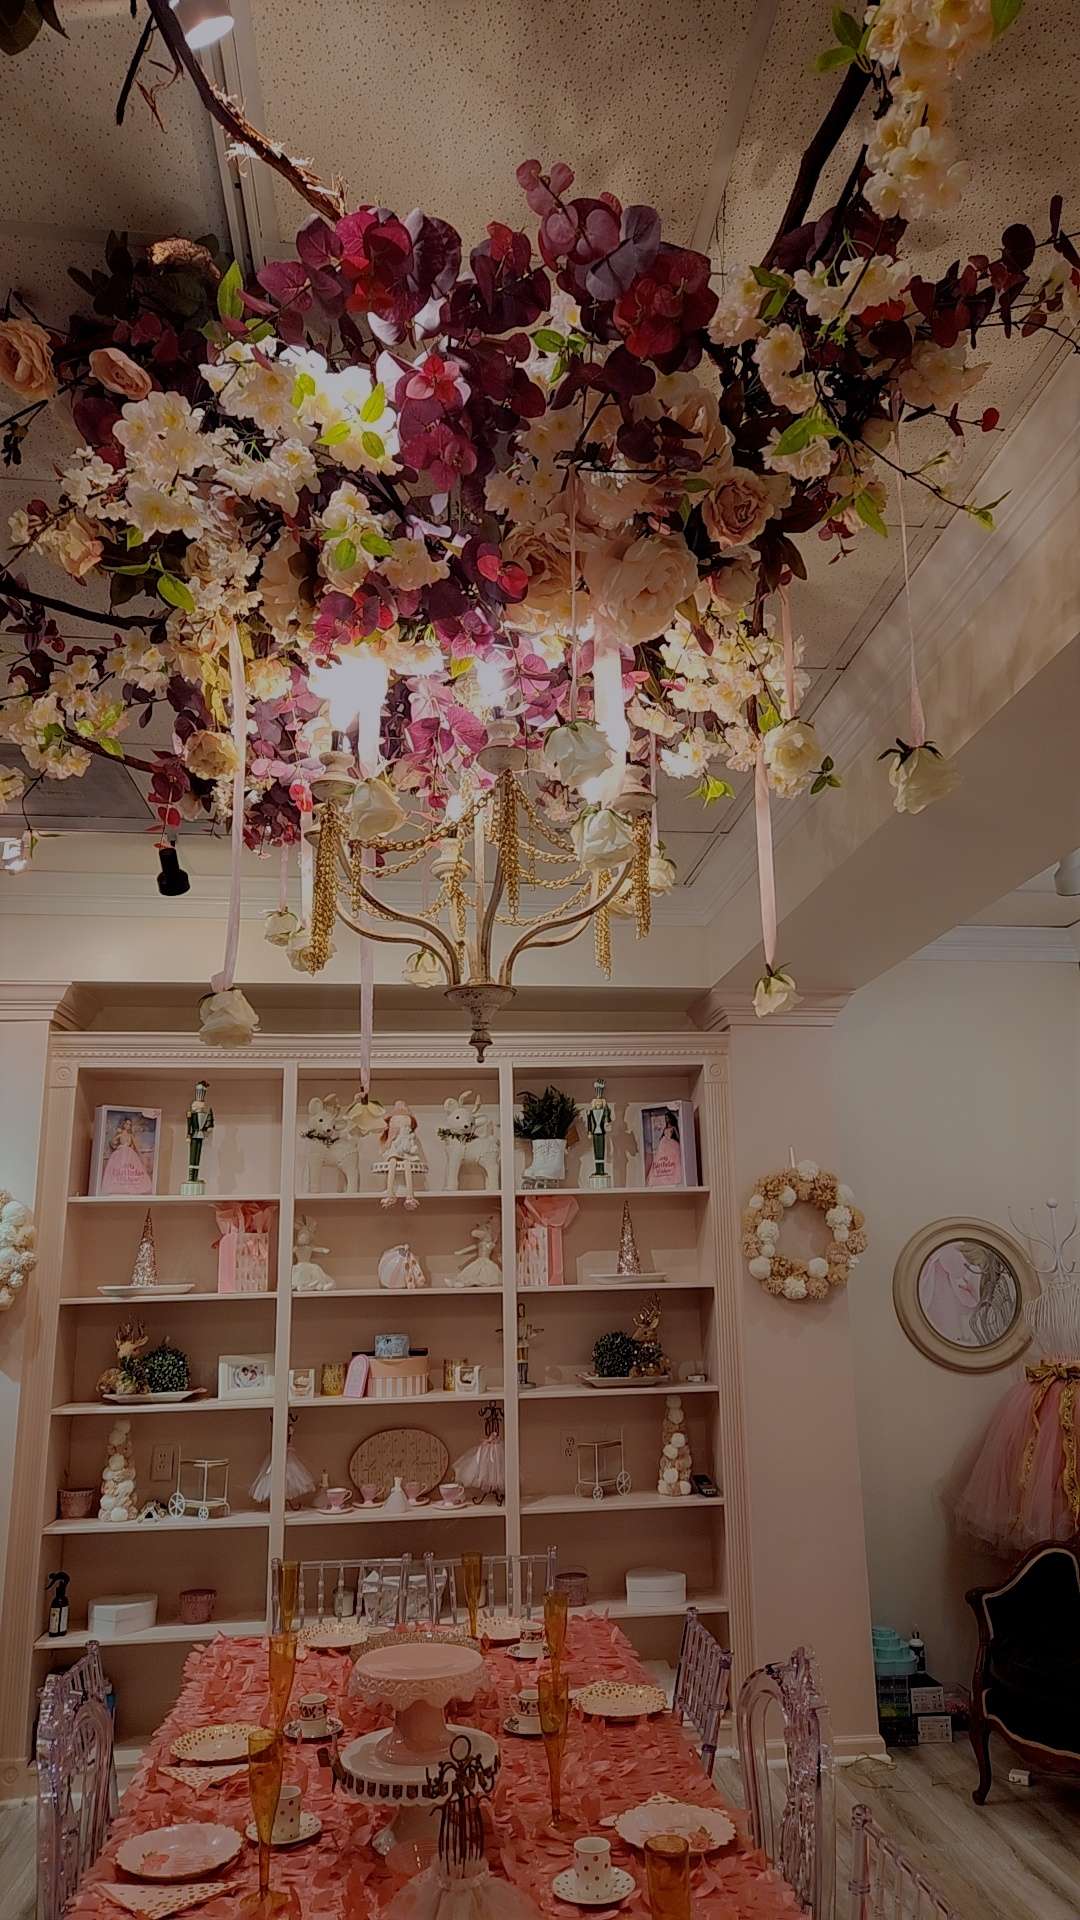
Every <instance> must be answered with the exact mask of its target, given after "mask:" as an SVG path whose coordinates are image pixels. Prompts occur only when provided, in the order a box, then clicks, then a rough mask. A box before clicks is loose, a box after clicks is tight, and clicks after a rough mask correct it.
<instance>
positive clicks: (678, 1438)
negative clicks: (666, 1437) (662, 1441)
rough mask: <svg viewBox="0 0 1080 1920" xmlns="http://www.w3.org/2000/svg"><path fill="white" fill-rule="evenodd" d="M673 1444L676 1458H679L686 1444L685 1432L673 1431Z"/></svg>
mask: <svg viewBox="0 0 1080 1920" xmlns="http://www.w3.org/2000/svg"><path fill="white" fill-rule="evenodd" d="M671 1444H672V1446H673V1447H674V1449H675V1455H676V1458H678V1456H679V1454H680V1453H681V1452H682V1450H683V1448H684V1447H685V1445H686V1435H685V1433H673V1434H672V1436H671Z"/></svg>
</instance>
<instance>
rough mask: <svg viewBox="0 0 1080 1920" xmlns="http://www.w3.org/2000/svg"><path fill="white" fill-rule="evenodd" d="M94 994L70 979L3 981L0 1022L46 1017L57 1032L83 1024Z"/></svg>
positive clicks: (44, 1018) (0, 992)
mask: <svg viewBox="0 0 1080 1920" xmlns="http://www.w3.org/2000/svg"><path fill="white" fill-rule="evenodd" d="M93 1000H94V996H93V994H91V993H88V992H87V991H86V990H85V989H84V988H82V987H77V986H75V985H74V984H73V982H72V981H70V980H63V981H49V980H29V981H25V982H18V981H6V982H5V983H4V984H3V986H0V1021H2V1022H7V1021H14V1020H45V1021H48V1022H49V1023H50V1025H51V1026H53V1027H54V1028H55V1029H56V1030H57V1031H58V1032H61V1033H70V1032H73V1031H77V1030H79V1029H81V1028H82V1027H84V1026H85V1025H86V1024H87V1022H88V1021H89V1020H90V1019H91V1018H92V1015H93Z"/></svg>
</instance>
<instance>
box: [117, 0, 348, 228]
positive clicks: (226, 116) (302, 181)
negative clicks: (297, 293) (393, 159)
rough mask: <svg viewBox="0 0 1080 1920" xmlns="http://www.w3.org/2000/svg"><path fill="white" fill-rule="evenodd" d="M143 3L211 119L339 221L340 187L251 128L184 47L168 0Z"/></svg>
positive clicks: (342, 198) (342, 203)
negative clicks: (327, 182)
mask: <svg viewBox="0 0 1080 1920" xmlns="http://www.w3.org/2000/svg"><path fill="white" fill-rule="evenodd" d="M146 4H147V6H148V8H149V10H150V13H151V16H152V18H153V20H154V23H155V25H156V27H157V30H158V32H159V33H160V35H161V38H162V40H163V41H164V42H165V45H166V46H167V47H168V49H169V52H170V53H171V54H172V57H173V60H174V62H175V63H176V65H177V66H178V67H182V68H183V70H184V72H185V73H186V74H187V75H188V76H189V78H190V79H191V80H192V81H194V84H195V90H196V92H197V93H198V96H199V98H200V100H201V101H202V103H203V106H204V107H205V108H206V111H207V113H208V114H210V116H211V117H212V119H214V120H216V121H217V123H218V125H219V126H220V127H223V128H224V130H225V132H226V133H227V134H228V135H229V137H230V139H232V140H235V141H236V142H237V143H238V144H239V145H240V146H242V147H249V148H250V150H251V152H252V153H253V154H254V155H255V158H256V159H257V160H262V161H263V162H264V163H265V165H266V166H268V167H272V168H273V170H274V172H275V173H280V175H281V177H282V179H283V180H287V181H288V182H289V185H290V186H291V187H294V188H295V189H296V192H297V193H298V194H299V195H300V196H301V198H302V199H304V200H306V201H307V203H308V205H309V206H311V207H314V209H315V211H316V213H321V214H322V216H323V218H324V219H325V220H340V219H341V217H342V215H343V214H344V213H345V211H346V205H345V196H344V192H343V191H342V189H341V188H340V187H333V188H331V187H324V186H323V184H322V182H321V180H319V178H318V176H317V175H316V174H314V173H312V171H311V169H310V167H307V166H305V165H304V163H303V161H302V160H294V159H293V158H292V157H291V155H289V154H287V153H285V152H284V151H283V150H282V149H281V148H280V147H279V146H278V145H277V143H276V142H275V141H273V140H268V139H267V137H266V135H265V134H264V133H260V132H259V130H258V128H257V127H253V126H252V125H251V122H250V121H249V120H247V119H245V117H244V115H243V114H242V113H241V111H240V109H239V107H236V106H234V105H233V103H232V101H231V100H229V99H228V98H227V96H226V95H225V94H223V93H222V92H221V91H220V90H219V89H218V88H217V87H215V86H214V84H213V82H212V81H211V80H209V79H208V78H207V76H206V74H205V73H204V72H203V69H202V67H201V66H200V65H199V62H198V60H197V59H196V57H195V55H194V54H193V53H192V51H191V48H190V47H189V46H188V43H187V41H186V40H185V38H184V31H183V28H182V27H181V25H180V23H179V21H178V20H177V17H176V15H175V13H174V12H173V11H172V8H171V7H170V5H169V0H146Z"/></svg>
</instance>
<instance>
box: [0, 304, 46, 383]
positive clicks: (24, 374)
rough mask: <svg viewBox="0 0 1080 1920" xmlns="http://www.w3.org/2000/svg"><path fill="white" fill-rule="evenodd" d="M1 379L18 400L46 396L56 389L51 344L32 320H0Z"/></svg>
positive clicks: (44, 332)
mask: <svg viewBox="0 0 1080 1920" xmlns="http://www.w3.org/2000/svg"><path fill="white" fill-rule="evenodd" d="M0 381H2V382H3V384H4V386H5V387H10V388H11V391H12V393H16V394H18V396H19V399H20V400H27V401H30V400H47V399H48V398H49V396H50V394H53V393H55V392H56V372H55V370H54V368H53V357H52V347H51V346H50V344H49V336H48V334H47V333H46V331H45V329H44V327H39V326H38V325H37V323H36V321H34V320H0Z"/></svg>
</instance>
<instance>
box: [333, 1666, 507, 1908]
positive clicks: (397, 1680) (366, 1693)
mask: <svg viewBox="0 0 1080 1920" xmlns="http://www.w3.org/2000/svg"><path fill="white" fill-rule="evenodd" d="M483 1673H484V1661H483V1655H482V1654H481V1653H480V1652H479V1651H478V1649H477V1648H476V1647H472V1646H467V1645H462V1644H460V1643H457V1642H454V1641H447V1640H431V1639H428V1638H427V1637H426V1636H422V1635H419V1634H417V1635H413V1634H409V1633H403V1634H402V1633H398V1634H395V1635H393V1637H392V1638H388V1639H387V1641H386V1642H384V1643H383V1644H382V1645H381V1646H378V1647H374V1648H368V1649H365V1651H364V1652H363V1653H361V1654H360V1655H359V1657H358V1659H357V1661H356V1664H355V1666H354V1668H353V1675H352V1680H351V1682H350V1686H349V1691H350V1693H358V1694H359V1695H360V1696H361V1698H362V1699H365V1700H368V1701H370V1702H372V1703H374V1704H378V1705H381V1706H389V1707H392V1708H393V1710H394V1724H393V1726H392V1727H380V1728H378V1729H376V1731H375V1732H374V1733H365V1734H362V1735H361V1737H360V1738H359V1740H352V1741H350V1742H349V1744H348V1745H347V1746H346V1747H343V1748H341V1749H340V1751H338V1752H336V1753H335V1755H334V1760H333V1766H334V1774H335V1777H336V1779H337V1780H338V1781H339V1783H340V1784H341V1785H342V1786H343V1787H344V1788H345V1789H346V1790H347V1791H348V1792H349V1793H352V1794H355V1795H356V1797H357V1798H358V1799H360V1800H365V1801H367V1802H368V1803H369V1804H371V1805H375V1806H386V1807H393V1808H394V1809H395V1812H396V1818H395V1819H394V1821H393V1822H392V1824H390V1825H389V1826H388V1827H386V1828H385V1829H384V1831H383V1832H382V1833H381V1834H380V1835H379V1836H378V1839H377V1840H376V1842H375V1845H376V1847H377V1849H378V1850H379V1852H381V1853H391V1852H394V1853H395V1854H396V1855H397V1858H398V1861H399V1862H400V1864H401V1865H402V1866H405V1865H406V1864H410V1865H411V1866H412V1868H413V1869H414V1870H415V1871H419V1870H420V1869H421V1868H423V1867H425V1866H428V1865H429V1864H430V1862H431V1861H432V1859H433V1858H434V1856H435V1851H436V1848H437V1845H438V1838H439V1821H438V1814H439V1809H440V1807H441V1805H442V1800H443V1798H444V1797H445V1796H444V1795H436V1794H435V1793H434V1792H433V1790H432V1788H431V1787H430V1785H429V1784H428V1775H429V1773H432V1772H434V1771H435V1770H436V1769H437V1767H438V1765H439V1762H440V1760H445V1759H446V1758H447V1757H448V1755H449V1752H450V1743H451V1741H453V1740H455V1739H457V1737H458V1735H459V1734H464V1735H465V1737H466V1738H467V1739H468V1740H469V1741H470V1742H471V1744H472V1749H473V1752H474V1753H476V1754H478V1755H479V1756H480V1758H481V1759H482V1760H483V1762H484V1764H485V1765H486V1766H497V1765H498V1760H499V1749H498V1746H497V1744H496V1742H495V1741H494V1740H493V1739H492V1738H491V1736H490V1734H487V1733H482V1732H481V1731H480V1729H479V1727H465V1726H460V1725H458V1724H457V1723H456V1722H455V1721H448V1720H447V1718H446V1708H447V1706H448V1705H449V1703H450V1701H451V1700H471V1699H473V1698H474V1696H475V1694H476V1693H477V1691H478V1689H479V1687H480V1685H481V1682H482V1679H483Z"/></svg>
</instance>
